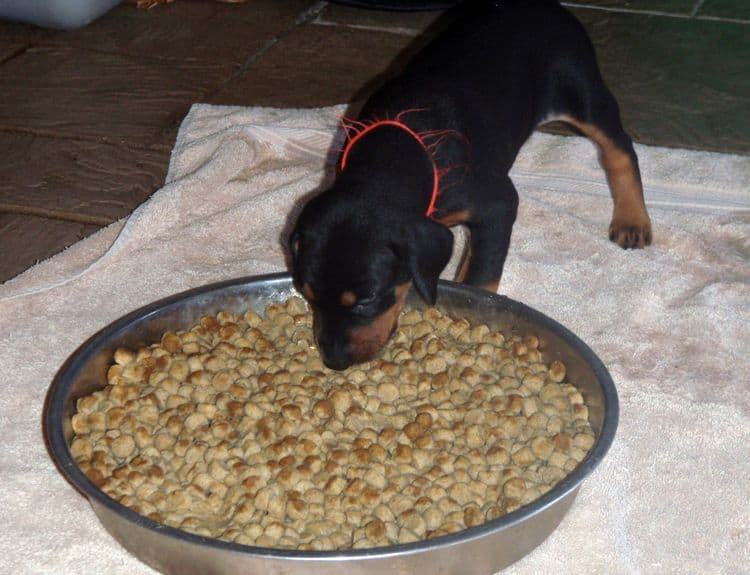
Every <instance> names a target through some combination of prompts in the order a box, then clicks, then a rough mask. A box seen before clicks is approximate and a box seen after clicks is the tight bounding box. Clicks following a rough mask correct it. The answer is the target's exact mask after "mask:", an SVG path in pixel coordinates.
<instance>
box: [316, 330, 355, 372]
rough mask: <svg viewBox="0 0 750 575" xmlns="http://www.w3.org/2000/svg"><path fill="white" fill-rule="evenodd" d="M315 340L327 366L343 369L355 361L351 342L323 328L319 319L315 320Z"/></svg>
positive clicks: (338, 369)
mask: <svg viewBox="0 0 750 575" xmlns="http://www.w3.org/2000/svg"><path fill="white" fill-rule="evenodd" d="M315 341H316V343H317V344H318V350H319V351H320V358H321V359H322V360H323V363H324V364H325V366H326V367H328V368H330V369H335V370H337V371H341V370H344V369H346V368H347V367H349V366H350V365H352V364H353V363H354V359H353V358H352V352H351V346H350V345H349V342H348V341H346V340H345V339H344V338H342V337H338V336H337V335H336V334H335V333H329V332H327V331H326V330H323V329H321V328H320V322H319V321H318V322H315Z"/></svg>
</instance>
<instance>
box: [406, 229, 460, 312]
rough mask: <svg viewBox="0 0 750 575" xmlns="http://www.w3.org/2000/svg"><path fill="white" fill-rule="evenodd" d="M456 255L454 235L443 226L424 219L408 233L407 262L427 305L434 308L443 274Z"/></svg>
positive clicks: (415, 285)
mask: <svg viewBox="0 0 750 575" xmlns="http://www.w3.org/2000/svg"><path fill="white" fill-rule="evenodd" d="M452 252H453V234H452V233H451V231H450V230H449V229H448V228H447V227H445V226H444V225H442V224H439V223H437V222H436V221H434V220H431V219H428V218H425V219H424V220H421V221H420V222H419V223H417V224H414V225H412V226H411V227H410V228H409V232H408V250H407V263H408V266H409V271H410V272H411V275H412V278H413V279H414V287H416V288H417V292H419V295H421V296H422V299H424V300H425V301H426V302H427V303H428V304H430V305H435V300H436V299H437V284H438V278H439V277H440V273H441V272H442V271H443V269H444V268H445V266H446V265H447V264H448V260H450V258H451V253H452Z"/></svg>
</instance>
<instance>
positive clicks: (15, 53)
mask: <svg viewBox="0 0 750 575" xmlns="http://www.w3.org/2000/svg"><path fill="white" fill-rule="evenodd" d="M30 47H31V45H30V44H25V45H23V46H20V47H19V48H18V49H17V50H14V51H13V52H11V53H10V54H8V55H7V56H6V57H5V58H3V59H2V60H0V65H2V64H5V63H6V62H10V61H11V60H12V59H13V58H16V57H17V56H20V55H21V54H23V53H24V52H26V50H28V49H29V48H30Z"/></svg>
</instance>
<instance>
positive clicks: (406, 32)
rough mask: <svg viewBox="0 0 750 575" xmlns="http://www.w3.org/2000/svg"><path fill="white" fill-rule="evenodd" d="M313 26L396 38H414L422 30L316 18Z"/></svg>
mask: <svg viewBox="0 0 750 575" xmlns="http://www.w3.org/2000/svg"><path fill="white" fill-rule="evenodd" d="M312 24H314V25H315V26H333V27H335V26H344V27H345V28H351V29H353V30H365V31H368V32H385V33H388V34H395V35H397V36H408V37H414V36H418V35H419V34H420V33H421V32H422V30H419V29H417V28H388V27H386V26H372V25H369V26H368V25H367V24H346V23H341V22H335V21H333V20H325V19H322V18H316V19H315V21H314V22H312Z"/></svg>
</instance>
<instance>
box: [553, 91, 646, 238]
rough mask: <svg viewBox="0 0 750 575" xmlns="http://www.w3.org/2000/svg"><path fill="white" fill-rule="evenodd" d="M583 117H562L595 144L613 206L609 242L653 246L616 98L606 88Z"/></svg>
mask: <svg viewBox="0 0 750 575" xmlns="http://www.w3.org/2000/svg"><path fill="white" fill-rule="evenodd" d="M594 93H595V94H596V96H595V97H594V99H593V101H592V102H590V103H589V105H587V106H584V107H583V109H584V110H585V112H583V113H570V114H563V115H562V117H561V118H560V119H562V120H564V121H565V122H568V123H570V124H572V125H573V126H574V127H575V128H577V129H578V130H579V131H580V132H581V133H582V134H583V135H584V136H586V137H587V138H589V139H590V140H591V141H592V142H594V144H596V146H597V148H598V150H599V160H600V162H601V165H602V168H604V172H605V173H606V176H607V183H608V184H609V189H610V193H611V194H612V201H613V203H614V207H613V213H612V221H611V223H610V225H609V239H610V240H611V241H613V242H616V243H617V244H618V245H619V246H620V247H622V248H626V249H627V248H643V247H645V246H647V245H649V244H650V243H651V239H652V233H651V219H650V218H649V216H648V211H647V210H646V203H645V201H644V198H643V184H642V182H641V173H640V169H639V167H638V157H637V156H636V154H635V150H634V149H633V141H632V140H631V139H630V136H628V135H627V134H626V133H625V130H624V129H623V127H622V122H621V120H620V111H619V107H618V105H617V102H616V101H615V99H614V96H612V94H611V93H610V92H609V90H608V89H607V88H606V87H605V86H604V85H603V84H599V87H598V88H597V89H596V90H595V91H594Z"/></svg>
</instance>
